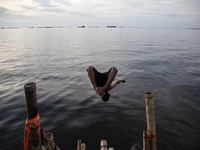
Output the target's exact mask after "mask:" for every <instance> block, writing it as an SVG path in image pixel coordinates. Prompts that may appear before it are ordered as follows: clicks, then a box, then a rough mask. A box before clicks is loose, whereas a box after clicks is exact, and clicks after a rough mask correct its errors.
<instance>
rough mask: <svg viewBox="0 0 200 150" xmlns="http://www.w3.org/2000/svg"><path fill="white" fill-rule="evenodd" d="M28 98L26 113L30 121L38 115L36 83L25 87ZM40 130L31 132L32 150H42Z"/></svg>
mask: <svg viewBox="0 0 200 150" xmlns="http://www.w3.org/2000/svg"><path fill="white" fill-rule="evenodd" d="M24 92H25V97H26V111H27V118H28V120H30V119H33V118H35V117H36V116H37V115H38V104H37V94H36V84H35V83H34V82H31V83H28V84H25V85H24ZM39 136H40V128H38V129H32V130H31V131H30V137H31V147H32V150H42V145H41V138H40V137H39Z"/></svg>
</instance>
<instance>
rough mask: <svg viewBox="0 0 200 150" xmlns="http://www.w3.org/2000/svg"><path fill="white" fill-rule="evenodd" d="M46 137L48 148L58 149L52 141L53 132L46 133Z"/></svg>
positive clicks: (49, 149)
mask: <svg viewBox="0 0 200 150" xmlns="http://www.w3.org/2000/svg"><path fill="white" fill-rule="evenodd" d="M46 137H47V147H48V150H60V148H59V147H58V146H56V144H55V143H54V138H53V133H51V132H49V133H47V134H46Z"/></svg>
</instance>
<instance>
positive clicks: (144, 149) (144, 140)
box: [143, 131, 146, 150]
mask: <svg viewBox="0 0 200 150" xmlns="http://www.w3.org/2000/svg"><path fill="white" fill-rule="evenodd" d="M145 136H146V132H145V131H143V150H146V138H145Z"/></svg>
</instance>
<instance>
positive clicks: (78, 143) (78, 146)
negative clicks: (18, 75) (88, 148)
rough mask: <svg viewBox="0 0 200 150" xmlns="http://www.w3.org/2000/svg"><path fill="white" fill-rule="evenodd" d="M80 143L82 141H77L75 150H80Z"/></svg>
mask: <svg viewBox="0 0 200 150" xmlns="http://www.w3.org/2000/svg"><path fill="white" fill-rule="evenodd" d="M81 143H82V140H78V142H77V150H81Z"/></svg>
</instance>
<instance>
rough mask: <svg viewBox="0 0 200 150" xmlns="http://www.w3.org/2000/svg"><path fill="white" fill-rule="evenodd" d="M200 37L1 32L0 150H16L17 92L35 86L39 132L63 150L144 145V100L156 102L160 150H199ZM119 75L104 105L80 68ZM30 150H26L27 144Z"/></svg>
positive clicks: (21, 117) (148, 32)
mask: <svg viewBox="0 0 200 150" xmlns="http://www.w3.org/2000/svg"><path fill="white" fill-rule="evenodd" d="M199 39H200V30H185V29H145V28H121V29H120V28H115V29H108V28H85V29H78V28H69V29H68V28H62V29H2V30H0V145H1V147H0V149H1V150H10V149H22V144H23V132H24V126H25V120H26V118H27V114H26V104H25V96H24V89H23V86H24V85H25V84H26V83H28V82H35V83H36V84H37V99H38V105H39V113H40V117H41V120H40V122H41V124H42V126H43V127H44V129H45V131H46V132H52V133H53V134H54V138H55V143H56V144H57V145H58V146H59V147H60V148H61V149H62V150H75V149H76V144H77V140H79V139H82V140H83V142H85V143H86V145H87V150H98V149H99V147H100V146H99V144H100V140H102V139H106V140H107V141H108V145H109V147H114V149H115V150H129V149H130V147H131V146H132V145H133V144H134V143H136V142H142V131H143V130H144V129H146V116H145V115H146V114H145V93H146V92H149V91H151V92H153V93H154V100H155V115H156V130H157V145H158V149H159V150H178V149H182V150H187V149H200V138H199V137H200V128H199V127H200V117H199V116H200V40H199ZM89 65H93V66H95V68H97V69H98V70H99V71H100V72H104V71H107V70H108V69H109V68H110V67H112V66H116V67H117V68H118V74H117V77H116V80H117V79H125V80H126V83H125V84H120V85H118V86H117V87H116V88H115V89H113V90H112V91H111V92H110V93H111V98H110V100H109V101H108V102H107V103H104V102H103V101H102V100H101V99H100V97H99V96H98V95H97V94H95V91H94V90H93V88H92V85H91V83H90V80H89V78H88V76H87V72H86V68H87V67H88V66H89ZM29 144H30V143H29Z"/></svg>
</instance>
